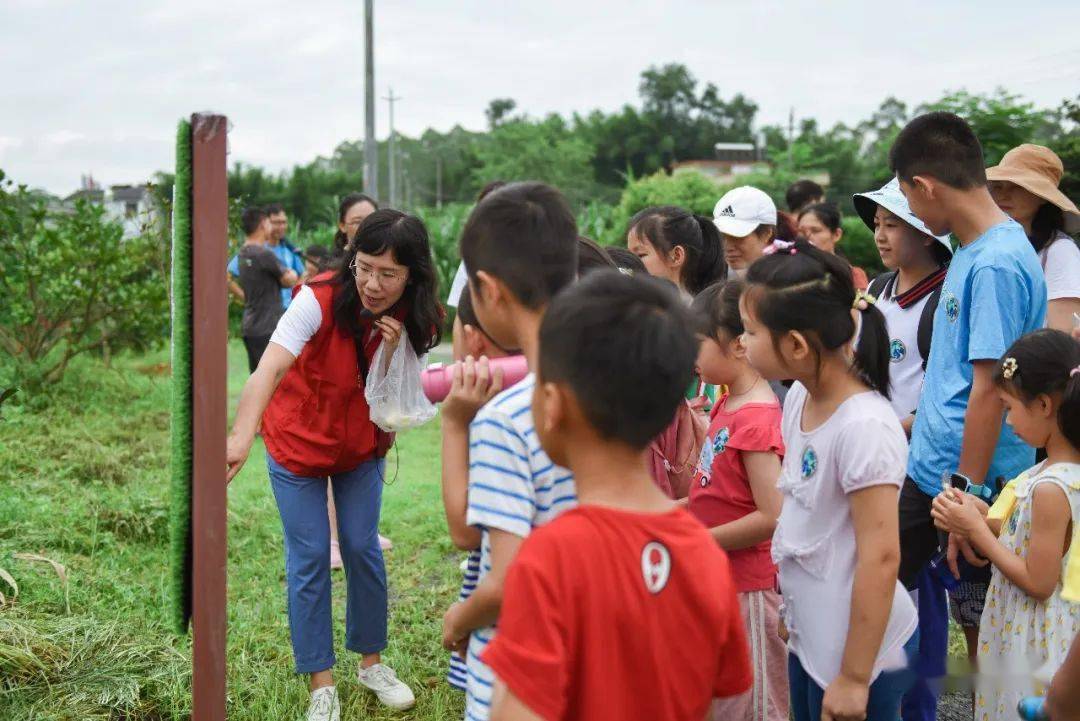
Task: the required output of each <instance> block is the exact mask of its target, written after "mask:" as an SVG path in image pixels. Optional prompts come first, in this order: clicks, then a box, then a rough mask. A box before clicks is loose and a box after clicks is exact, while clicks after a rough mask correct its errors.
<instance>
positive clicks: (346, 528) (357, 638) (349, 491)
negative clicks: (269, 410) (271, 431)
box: [266, 453, 386, 673]
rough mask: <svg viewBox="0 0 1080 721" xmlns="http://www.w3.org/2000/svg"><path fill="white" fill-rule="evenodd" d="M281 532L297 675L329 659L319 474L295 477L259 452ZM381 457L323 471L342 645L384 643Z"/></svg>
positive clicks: (376, 646) (326, 550) (326, 539)
mask: <svg viewBox="0 0 1080 721" xmlns="http://www.w3.org/2000/svg"><path fill="white" fill-rule="evenodd" d="M266 465H267V468H268V469H269V471H270V485H271V487H272V488H273V490H274V498H275V500H276V501H277V507H278V512H279V513H280V514H281V525H282V527H283V529H284V531H285V578H286V585H287V588H288V603H289V634H290V636H291V638H292V647H293V660H294V661H295V663H296V672H297V673H314V672H316V671H325V670H326V669H329V668H332V667H333V665H334V660H335V658H334V633H333V625H334V624H333V616H332V607H331V605H330V586H331V583H330V520H329V518H328V516H327V510H326V484H327V477H326V476H321V477H308V476H298V475H296V474H295V473H293V472H291V471H289V470H288V469H286V468H284V467H282V466H281V465H280V464H278V463H277V462H276V461H275V460H274V459H273V458H271V457H270V454H269V453H267V455H266ZM384 467H385V461H383V460H377V461H369V462H367V463H362V464H360V466H358V467H357V468H355V469H353V470H351V471H348V472H345V473H337V474H334V475H332V476H330V477H329V479H330V484H331V487H332V488H333V492H334V504H335V506H336V508H337V519H338V542H339V543H340V545H341V559H342V561H343V562H344V564H345V583H346V593H347V597H346V606H345V648H347V649H348V650H350V651H354V652H356V653H377V652H379V651H382V650H383V649H384V648H386V567H385V565H384V564H383V554H382V549H381V548H379V510H380V507H381V506H382V485H383V471H384Z"/></svg>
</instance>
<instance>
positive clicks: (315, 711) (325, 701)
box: [307, 686, 341, 721]
mask: <svg viewBox="0 0 1080 721" xmlns="http://www.w3.org/2000/svg"><path fill="white" fill-rule="evenodd" d="M307 721H341V704H340V703H338V696H337V687H335V686H323V687H322V688H317V689H315V690H314V691H312V692H311V703H309V704H308V709H307Z"/></svg>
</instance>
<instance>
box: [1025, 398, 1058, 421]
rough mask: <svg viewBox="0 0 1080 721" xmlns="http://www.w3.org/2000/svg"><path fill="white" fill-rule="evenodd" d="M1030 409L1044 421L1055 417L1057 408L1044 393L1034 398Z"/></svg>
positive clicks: (1052, 400)
mask: <svg viewBox="0 0 1080 721" xmlns="http://www.w3.org/2000/svg"><path fill="white" fill-rule="evenodd" d="M1031 407H1032V408H1033V409H1034V411H1035V413H1036V414H1038V415H1039V416H1040V417H1042V418H1044V419H1046V418H1056V417H1057V406H1056V405H1055V404H1054V399H1053V398H1051V397H1050V396H1049V395H1047V394H1046V393H1040V394H1039V395H1037V396H1035V400H1034V401H1032V403H1031Z"/></svg>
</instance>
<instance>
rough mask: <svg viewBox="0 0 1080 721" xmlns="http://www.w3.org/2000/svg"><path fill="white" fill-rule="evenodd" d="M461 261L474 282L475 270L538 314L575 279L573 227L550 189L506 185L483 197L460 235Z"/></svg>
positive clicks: (570, 216) (530, 184) (570, 217)
mask: <svg viewBox="0 0 1080 721" xmlns="http://www.w3.org/2000/svg"><path fill="white" fill-rule="evenodd" d="M461 259H462V260H463V261H464V262H465V267H466V268H467V269H468V271H469V278H470V279H472V280H473V281H474V282H475V280H476V274H477V273H479V272H480V271H484V272H486V273H489V274H491V275H492V276H494V277H496V278H498V279H499V280H500V281H502V282H503V283H505V284H506V286H507V287H508V288H509V289H510V292H511V293H513V294H514V296H515V297H516V298H517V300H518V301H519V302H520V303H521V304H522V305H524V306H526V307H527V308H531V309H534V310H535V309H539V308H542V307H543V306H544V305H546V304H547V303H548V301H550V300H551V298H552V296H554V295H555V293H557V292H558V291H559V290H561V289H562V288H563V286H566V285H569V284H570V283H571V282H572V281H573V280H574V277H575V276H576V275H577V260H578V234H577V223H576V222H575V220H574V215H573V213H571V212H570V207H569V206H568V205H567V204H566V199H565V198H563V196H562V193H560V192H559V191H558V190H556V189H555V188H552V187H551V186H550V185H545V184H543V183H535V182H528V183H510V184H509V185H506V186H503V187H501V188H498V189H497V190H495V191H493V192H492V193H491V194H489V195H487V196H486V197H485V198H484V199H483V200H482V201H480V203H479V204H477V206H476V208H474V209H473V211H472V213H471V214H470V215H469V220H468V221H467V222H466V223H465V229H464V230H463V231H462V233H461Z"/></svg>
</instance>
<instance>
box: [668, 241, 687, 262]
mask: <svg viewBox="0 0 1080 721" xmlns="http://www.w3.org/2000/svg"><path fill="white" fill-rule="evenodd" d="M684 263H686V248H684V247H682V246H681V245H676V246H675V247H674V248H672V249H671V252H670V253H668V264H669V265H671V266H672V267H674V268H682V267H683V264H684Z"/></svg>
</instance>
